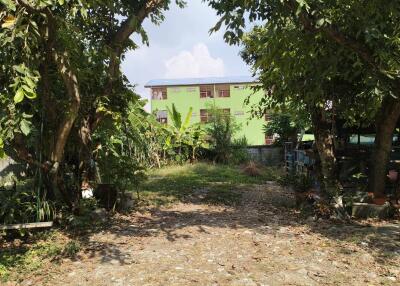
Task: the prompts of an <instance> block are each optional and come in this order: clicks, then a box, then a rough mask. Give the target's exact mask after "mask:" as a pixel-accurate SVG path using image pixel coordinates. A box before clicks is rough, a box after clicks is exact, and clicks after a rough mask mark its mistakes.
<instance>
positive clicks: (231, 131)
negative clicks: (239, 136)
mask: <svg viewBox="0 0 400 286" xmlns="http://www.w3.org/2000/svg"><path fill="white" fill-rule="evenodd" d="M208 113H209V114H208V116H209V122H208V123H207V134H208V135H209V137H210V141H211V146H210V147H211V149H212V151H213V152H214V154H215V158H214V160H215V161H216V162H219V163H223V164H226V163H228V162H229V160H230V156H231V154H232V144H233V139H234V135H235V133H236V132H237V131H238V128H239V126H238V124H237V123H236V122H235V120H234V118H233V117H232V116H231V115H230V113H229V111H228V112H227V111H226V110H224V109H218V108H217V107H216V106H214V105H213V106H210V108H209V109H208Z"/></svg>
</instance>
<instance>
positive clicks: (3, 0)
mask: <svg viewBox="0 0 400 286" xmlns="http://www.w3.org/2000/svg"><path fill="white" fill-rule="evenodd" d="M0 3H3V4H4V5H5V6H6V7H7V9H9V10H12V11H15V10H16V6H15V3H14V1H13V0H0Z"/></svg>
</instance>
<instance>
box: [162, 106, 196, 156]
mask: <svg viewBox="0 0 400 286" xmlns="http://www.w3.org/2000/svg"><path fill="white" fill-rule="evenodd" d="M167 109H168V114H169V117H170V118H171V121H172V125H171V128H172V132H173V134H174V137H175V138H173V139H174V140H173V141H174V143H175V146H176V147H178V155H179V156H181V155H182V147H183V145H184V144H185V143H188V142H189V140H186V139H188V138H187V137H188V129H189V127H190V119H191V118H192V114H193V108H192V107H190V108H189V111H188V113H187V114H186V117H185V120H184V121H183V122H182V114H181V113H180V112H179V111H178V110H177V109H176V107H175V104H172V108H169V107H167ZM171 139H172V138H171ZM171 139H170V140H169V141H172V140H171Z"/></svg>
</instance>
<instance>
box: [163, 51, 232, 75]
mask: <svg viewBox="0 0 400 286" xmlns="http://www.w3.org/2000/svg"><path fill="white" fill-rule="evenodd" d="M165 68H166V72H165V77H166V78H179V77H206V76H224V75H225V67H224V61H223V60H222V59H221V58H213V57H212V56H211V54H210V51H209V50H208V47H207V46H206V45H205V44H204V43H199V44H197V45H195V46H194V47H193V48H192V50H191V51H186V50H185V51H181V52H180V53H179V54H178V55H176V56H173V57H172V58H170V59H168V60H166V61H165Z"/></svg>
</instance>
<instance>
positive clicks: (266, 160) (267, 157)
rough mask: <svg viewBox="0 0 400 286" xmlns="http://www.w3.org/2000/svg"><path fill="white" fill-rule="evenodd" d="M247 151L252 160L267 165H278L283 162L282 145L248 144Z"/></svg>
mask: <svg viewBox="0 0 400 286" xmlns="http://www.w3.org/2000/svg"><path fill="white" fill-rule="evenodd" d="M247 151H248V152H249V154H250V157H251V159H252V160H253V161H256V162H260V163H263V164H265V165H267V166H279V165H283V163H284V158H283V157H284V154H283V148H282V147H272V146H249V147H247Z"/></svg>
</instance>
